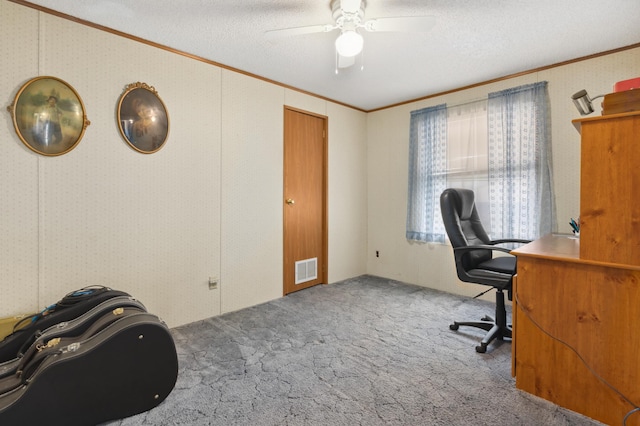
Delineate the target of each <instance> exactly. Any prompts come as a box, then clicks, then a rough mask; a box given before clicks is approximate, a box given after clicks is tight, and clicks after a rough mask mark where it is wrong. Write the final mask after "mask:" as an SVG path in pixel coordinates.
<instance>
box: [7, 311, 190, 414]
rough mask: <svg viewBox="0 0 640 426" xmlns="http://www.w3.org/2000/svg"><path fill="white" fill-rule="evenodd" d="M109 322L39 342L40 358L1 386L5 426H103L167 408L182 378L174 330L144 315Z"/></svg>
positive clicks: (35, 355) (33, 355) (34, 355)
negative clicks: (101, 425)
mask: <svg viewBox="0 0 640 426" xmlns="http://www.w3.org/2000/svg"><path fill="white" fill-rule="evenodd" d="M104 317H106V318H107V319H102V318H101V319H99V320H97V321H95V322H94V323H93V324H92V326H91V327H90V328H88V329H87V330H86V331H85V332H84V333H83V334H82V335H81V336H80V337H78V338H69V337H59V338H54V339H50V340H49V341H47V342H45V341H39V345H40V346H39V347H40V350H36V351H35V352H32V351H29V353H25V356H24V357H23V359H22V360H21V366H20V367H19V368H18V370H17V371H16V373H15V374H13V375H11V376H8V377H5V378H3V379H0V389H1V390H0V392H2V393H0V424H2V425H4V426H9V425H35V424H39V423H41V422H44V423H46V424H64V425H82V426H86V425H96V424H99V423H103V422H106V421H110V420H117V419H121V418H125V417H129V416H132V415H135V414H139V413H142V412H144V411H147V410H150V409H151V408H154V407H156V406H157V405H158V404H160V403H161V402H162V401H164V399H165V398H166V397H167V396H168V395H169V394H170V393H171V391H172V390H173V387H174V386H175V382H176V379H177V374H178V359H177V354H176V348H175V344H174V341H173V338H172V336H171V334H170V332H169V329H168V328H167V326H166V324H165V323H164V322H162V321H161V320H160V319H159V318H158V317H157V316H155V315H153V314H150V313H148V312H143V311H141V310H140V309H139V308H136V307H127V308H124V309H123V310H122V312H120V313H119V315H117V318H116V319H114V318H113V313H107V314H104ZM98 323H99V324H100V325H96V324H98ZM57 339H59V340H57ZM30 349H31V348H30ZM27 358H28V359H27Z"/></svg>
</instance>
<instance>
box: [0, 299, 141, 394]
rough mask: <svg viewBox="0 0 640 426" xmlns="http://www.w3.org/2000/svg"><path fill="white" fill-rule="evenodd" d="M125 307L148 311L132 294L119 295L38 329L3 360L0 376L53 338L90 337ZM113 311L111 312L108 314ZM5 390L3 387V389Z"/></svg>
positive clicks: (16, 367)
mask: <svg viewBox="0 0 640 426" xmlns="http://www.w3.org/2000/svg"><path fill="white" fill-rule="evenodd" d="M124 308H136V310H135V312H146V308H145V307H144V305H143V304H142V303H141V302H139V301H138V300H136V299H134V298H133V297H131V296H116V297H113V298H111V299H108V300H106V301H104V302H102V303H100V304H99V305H98V306H96V307H94V308H93V309H91V310H90V311H88V312H85V313H84V314H82V315H80V316H79V317H78V318H75V319H73V320H71V321H64V322H61V323H58V324H56V325H52V326H51V327H49V328H48V329H46V330H44V331H43V332H41V333H40V332H36V333H35V335H34V336H33V339H35V340H34V341H33V342H32V343H31V345H30V346H29V347H28V349H25V350H24V351H23V350H22V349H21V351H20V352H19V353H18V356H16V358H14V359H12V360H9V361H5V362H3V363H0V379H1V378H4V377H7V376H10V375H12V374H14V373H15V372H16V371H17V370H18V368H20V365H21V364H24V363H25V362H27V361H28V360H29V359H30V356H32V355H33V352H34V351H37V350H38V351H39V350H41V348H43V347H46V345H47V344H48V342H49V341H51V340H52V339H55V338H58V337H62V338H65V339H67V340H69V338H79V339H81V340H85V339H87V338H89V337H91V336H92V335H93V334H95V333H96V332H97V331H99V330H100V329H102V328H104V327H106V326H107V325H109V323H110V321H115V320H116V319H118V316H117V315H116V314H114V312H116V311H117V310H124ZM109 312H111V313H112V314H111V315H105V314H107V313H109ZM0 393H2V390H0Z"/></svg>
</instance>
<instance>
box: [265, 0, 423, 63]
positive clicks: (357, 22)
mask: <svg viewBox="0 0 640 426" xmlns="http://www.w3.org/2000/svg"><path fill="white" fill-rule="evenodd" d="M365 6H366V1H365V0H331V13H332V17H333V21H334V22H333V23H332V24H324V25H310V26H305V27H294V28H284V29H280V30H272V31H267V32H266V35H267V37H268V38H269V39H275V38H280V37H288V36H296V35H302V34H311V33H326V32H330V31H333V30H340V35H339V36H338V37H337V38H336V41H335V48H336V74H337V73H338V69H340V68H347V67H350V66H352V65H354V64H355V61H356V57H357V56H358V55H359V54H360V53H362V50H363V48H364V39H363V37H362V35H361V34H360V33H359V30H364V31H369V32H382V31H395V32H426V31H429V30H431V28H433V26H434V25H435V18H434V17H433V16H403V17H388V18H377V19H369V20H366V21H365V19H364V12H365Z"/></svg>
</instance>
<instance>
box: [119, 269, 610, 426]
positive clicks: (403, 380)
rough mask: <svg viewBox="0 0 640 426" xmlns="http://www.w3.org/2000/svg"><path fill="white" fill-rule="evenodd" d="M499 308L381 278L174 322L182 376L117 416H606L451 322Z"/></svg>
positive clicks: (192, 421) (377, 420)
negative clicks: (522, 370) (534, 381)
mask: <svg viewBox="0 0 640 426" xmlns="http://www.w3.org/2000/svg"><path fill="white" fill-rule="evenodd" d="M493 309H494V305H493V304H491V303H489V302H485V301H482V300H475V299H470V298H466V297H462V296H456V295H452V294H448V293H443V292H438V291H434V290H430V289H427V288H423V287H418V286H414V285H408V284H404V283H400V282H397V281H392V280H388V279H382V278H378V277H373V276H362V277H357V278H353V279H349V280H345V281H343V282H340V283H336V284H331V285H322V286H316V287H313V288H310V289H306V290H302V291H299V292H296V293H293V294H291V295H288V296H286V297H283V298H280V299H277V300H274V301H271V302H268V303H265V304H262V305H258V306H254V307H251V308H247V309H243V310H241V311H237V312H233V313H229V314H225V315H221V316H218V317H215V318H210V319H207V320H204V321H199V322H196V323H192V324H189V325H185V326H182V327H178V328H175V329H173V330H172V334H173V336H174V339H175V342H176V347H177V351H178V357H179V373H178V381H177V383H176V386H175V388H174V390H173V392H172V393H171V394H170V395H169V396H168V397H167V399H166V400H165V401H163V402H162V403H161V404H160V405H159V406H158V407H156V408H154V409H152V410H150V411H148V412H146V413H142V414H139V415H137V416H133V417H129V418H127V419H123V420H120V421H115V422H110V423H108V424H109V425H121V426H129V425H291V426H294V425H367V426H369V425H371V426H373V425H447V426H450V425H510V426H513V425H544V426H552V425H599V424H600V423H598V422H596V421H593V420H591V419H589V418H587V417H584V416H582V415H580V414H577V413H574V412H572V411H569V410H565V409H563V408H560V407H558V406H556V405H554V404H551V403H549V402H547V401H545V400H543V399H540V398H537V397H535V396H533V395H530V394H527V393H525V392H522V391H519V390H518V389H516V388H515V380H514V379H513V378H512V377H511V343H510V342H508V341H504V342H497V343H493V344H492V345H491V346H490V347H489V349H488V351H487V353H485V354H479V353H476V351H475V346H476V345H477V343H478V342H479V340H480V339H481V337H482V333H483V332H482V331H481V330H477V329H472V328H468V327H461V328H460V330H458V331H451V330H449V324H450V322H451V321H452V320H454V319H459V320H463V319H479V318H480V317H482V316H483V315H485V314H491V313H492V310H493Z"/></svg>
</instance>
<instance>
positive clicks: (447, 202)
mask: <svg viewBox="0 0 640 426" xmlns="http://www.w3.org/2000/svg"><path fill="white" fill-rule="evenodd" d="M440 210H441V213H442V220H443V222H444V227H445V229H446V231H447V235H448V236H449V240H450V241H451V245H452V246H453V248H456V247H468V246H474V245H482V244H488V243H489V242H490V238H489V236H488V235H487V233H486V231H485V230H484V228H483V226H482V223H481V222H480V216H479V215H478V211H477V210H476V203H475V196H474V193H473V191H472V190H470V189H463V188H448V189H445V190H444V192H443V193H442V194H441V195H440ZM491 258H492V252H491V250H484V249H480V250H472V251H468V252H466V253H465V254H464V255H463V256H462V265H456V266H457V267H460V266H461V267H462V268H463V269H464V270H465V271H469V270H471V269H474V268H475V267H476V266H477V265H478V264H479V263H481V262H484V261H487V260H489V259H491Z"/></svg>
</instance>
